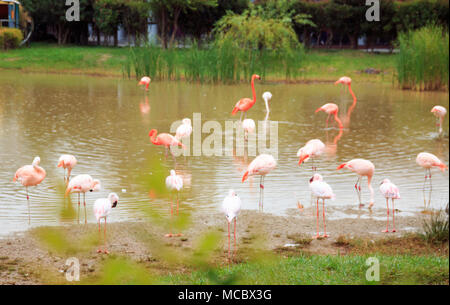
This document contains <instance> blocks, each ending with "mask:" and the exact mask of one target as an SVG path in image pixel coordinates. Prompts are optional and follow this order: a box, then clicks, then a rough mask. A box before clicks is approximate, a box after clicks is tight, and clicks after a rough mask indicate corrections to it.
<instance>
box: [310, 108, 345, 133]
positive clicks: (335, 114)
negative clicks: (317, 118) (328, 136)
mask: <svg viewBox="0 0 450 305" xmlns="http://www.w3.org/2000/svg"><path fill="white" fill-rule="evenodd" d="M319 111H323V112H325V113H327V114H328V117H327V125H326V127H327V128H328V120H329V119H330V116H333V117H334V120H335V121H336V123H338V125H339V128H340V129H342V128H344V126H343V125H342V122H341V120H340V119H339V117H338V112H339V107H338V105H336V104H333V103H328V104H325V105H323V106H322V107H320V108H317V109H316V113H317V112H319Z"/></svg>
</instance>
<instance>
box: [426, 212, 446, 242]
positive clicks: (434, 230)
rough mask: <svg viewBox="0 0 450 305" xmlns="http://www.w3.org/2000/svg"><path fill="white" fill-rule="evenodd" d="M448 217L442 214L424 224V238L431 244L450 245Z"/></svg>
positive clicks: (433, 216) (432, 217) (434, 216)
mask: <svg viewBox="0 0 450 305" xmlns="http://www.w3.org/2000/svg"><path fill="white" fill-rule="evenodd" d="M448 234H449V231H448V215H446V214H445V213H443V212H440V213H438V214H435V215H431V217H430V218H429V219H428V220H426V221H424V222H423V237H424V239H425V240H426V241H427V242H429V243H434V244H442V243H448Z"/></svg>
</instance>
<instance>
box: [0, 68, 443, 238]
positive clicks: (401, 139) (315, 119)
mask: <svg viewBox="0 0 450 305" xmlns="http://www.w3.org/2000/svg"><path fill="white" fill-rule="evenodd" d="M136 83H137V82H136V81H134V80H123V79H114V78H96V77H87V76H67V75H47V74H22V73H19V72H11V71H0V160H1V162H0V236H1V235H3V236H5V235H7V234H9V233H11V232H14V231H23V230H26V229H28V228H29V226H28V223H27V220H28V216H27V215H28V214H27V213H28V209H27V204H26V197H25V189H24V188H23V187H22V186H21V185H19V184H15V183H13V182H12V178H13V175H14V172H15V171H16V169H17V168H19V167H20V166H22V165H25V164H30V163H31V162H32V160H33V158H34V156H40V158H41V166H42V167H44V168H45V169H46V171H47V178H46V179H45V180H44V182H43V183H42V184H41V185H39V186H38V187H36V188H34V187H33V188H30V198H31V201H30V202H31V214H32V215H31V217H32V221H31V226H38V225H59V224H65V223H74V222H76V217H74V215H76V205H73V204H72V205H70V206H69V204H68V203H67V202H65V201H64V199H63V196H62V193H61V186H62V181H63V172H62V169H60V168H57V167H56V164H57V160H58V157H59V156H60V154H62V153H70V154H73V155H75V156H76V157H77V159H78V165H77V166H76V167H75V169H74V171H73V175H76V174H84V173H87V174H91V175H92V176H93V177H94V178H98V179H100V180H101V181H102V191H101V192H98V193H89V194H87V207H88V221H89V222H94V221H95V218H94V216H93V213H92V205H93V203H94V200H95V199H97V198H100V197H106V196H107V194H108V193H109V192H116V193H118V194H119V196H120V198H121V200H120V203H119V206H118V208H117V209H115V210H114V211H113V214H112V215H111V217H110V221H130V220H141V219H145V218H146V217H147V216H146V213H145V212H144V211H143V208H145V207H148V206H153V207H156V210H157V211H159V212H160V213H165V214H167V213H168V211H169V210H168V204H167V200H166V199H163V198H158V196H156V197H154V196H153V197H152V196H149V193H148V190H147V189H146V186H145V183H141V182H142V181H141V180H142V177H145V176H146V175H152V174H154V173H153V172H152V169H151V168H148V164H151V161H152V160H157V162H161V165H162V167H163V169H164V170H166V172H165V173H164V174H163V176H161V178H160V179H164V177H165V176H166V175H168V174H169V170H170V169H172V168H173V167H175V168H176V169H177V171H178V172H179V173H180V174H182V175H183V176H184V178H185V189H184V190H183V192H182V194H181V196H182V202H183V203H182V204H183V206H184V207H190V208H192V209H196V210H197V211H199V212H204V213H208V212H211V211H217V210H219V209H220V205H221V202H222V200H223V198H224V196H226V193H227V191H228V189H229V188H233V189H235V191H236V192H237V193H238V195H239V196H240V197H241V199H242V201H243V208H244V209H250V210H257V209H258V196H259V188H258V185H259V179H250V180H249V181H247V182H245V183H244V184H243V183H241V177H242V174H243V172H244V170H245V167H246V165H247V164H249V163H250V162H251V160H253V158H254V156H252V155H253V153H252V150H255V149H254V148H255V147H256V146H255V144H254V143H250V149H249V150H248V151H244V155H243V156H239V155H237V154H238V153H237V152H238V151H239V149H238V150H236V149H231V150H230V149H228V150H227V149H225V148H223V150H222V151H223V155H221V156H214V155H213V156H205V155H201V156H187V157H183V156H180V157H178V158H177V163H176V165H175V164H174V161H173V159H172V158H171V157H170V156H169V157H168V158H165V157H164V149H163V148H161V147H157V146H154V145H152V144H151V143H150V142H149V138H148V132H149V131H150V129H152V128H156V129H158V131H161V132H168V131H169V130H170V126H171V124H172V123H173V122H175V121H177V120H181V119H182V118H184V117H189V118H191V119H193V114H194V113H198V114H201V120H202V126H203V128H206V127H205V122H207V121H216V122H217V123H212V125H213V126H216V127H217V126H219V127H220V128H222V129H225V125H226V121H236V120H238V119H239V117H238V116H237V117H232V116H231V115H230V112H231V110H232V108H233V106H234V104H235V103H236V101H237V100H238V99H239V98H241V97H251V90H250V86H249V85H248V84H239V85H209V84H204V85H201V84H190V83H185V82H153V83H152V84H151V86H150V91H149V92H148V93H147V94H146V95H145V94H144V92H143V90H141V89H139V88H138V87H137V85H136ZM353 89H354V91H355V93H356V95H357V97H358V103H357V105H356V107H355V108H354V110H353V112H352V114H351V118H350V120H348V119H347V113H348V109H349V107H350V106H351V104H352V99H351V97H350V95H349V94H348V92H347V91H346V90H345V89H344V88H343V87H340V86H333V84H332V83H321V84H267V83H257V84H256V92H257V97H258V101H257V103H256V105H255V106H254V107H253V108H252V109H251V110H250V111H249V113H248V117H249V118H252V119H254V120H255V121H263V120H264V119H265V115H266V112H265V106H264V101H263V100H262V98H261V95H262V93H263V92H264V91H270V92H272V94H273V98H272V100H271V101H270V107H271V112H270V117H269V122H272V124H273V123H275V124H278V145H275V144H272V142H270V143H269V142H268V143H267V146H268V147H270V148H271V149H272V152H276V155H277V156H278V167H277V169H276V170H275V171H273V172H272V173H271V174H270V175H268V176H267V177H266V179H265V197H264V211H265V212H268V213H273V214H275V215H285V214H286V213H288V211H292V209H293V208H295V207H296V205H297V202H298V201H300V202H301V203H302V204H304V205H305V206H309V204H310V193H309V188H308V180H309V178H310V177H311V175H312V171H311V163H310V162H307V163H305V164H304V165H302V166H301V167H298V165H297V162H298V159H297V157H296V152H297V150H298V149H299V148H300V147H301V146H303V145H304V143H305V142H306V141H308V140H310V139H313V138H319V139H321V140H322V141H323V142H325V143H326V144H327V151H326V153H325V154H324V155H323V156H322V157H321V158H319V159H317V161H316V164H315V165H316V166H317V167H318V171H319V172H320V173H321V174H322V175H323V176H324V178H325V180H326V181H327V182H328V183H329V184H330V185H331V186H332V188H333V189H334V192H335V194H336V200H334V201H329V202H328V203H327V205H328V207H329V210H328V212H329V215H328V217H330V218H352V217H370V218H380V219H384V218H383V217H385V201H384V199H383V197H382V196H381V194H380V193H379V190H378V186H379V183H380V182H381V180H382V179H383V178H386V177H388V178H390V179H391V181H393V182H394V183H395V184H397V186H398V187H399V188H400V192H401V196H402V199H401V200H397V203H396V208H398V209H399V210H400V211H401V212H402V213H403V215H414V214H415V213H417V212H418V211H420V210H422V209H423V196H422V184H423V179H424V171H423V170H422V168H420V167H418V166H417V165H416V163H415V157H416V155H417V154H418V153H419V152H421V151H428V152H431V153H433V154H436V155H437V156H438V157H439V158H441V159H442V160H443V161H444V162H446V163H447V164H448V161H449V140H448V118H446V120H445V128H444V129H445V132H446V135H445V136H444V137H443V138H441V139H438V137H437V133H436V128H435V118H434V117H433V115H432V114H431V113H430V110H431V108H432V107H433V106H434V105H443V106H444V107H446V108H447V109H448V106H449V101H448V100H449V95H448V93H442V92H424V93H419V92H411V91H402V90H398V89H395V88H393V86H392V85H391V84H378V83H376V84H375V83H358V81H357V76H355V77H354V84H353ZM145 96H146V97H147V100H146V98H145ZM327 102H334V103H336V104H338V105H339V107H340V116H341V118H342V119H343V120H344V123H345V124H346V126H347V127H346V128H345V129H344V131H343V133H342V134H341V135H339V130H338V129H336V128H335V127H334V125H333V120H331V121H330V127H329V128H328V129H326V128H325V119H326V115H325V114H324V113H317V114H314V110H315V109H316V108H318V107H320V106H321V105H323V104H325V103H327ZM214 124H215V125H214ZM269 125H270V124H269ZM270 128H271V130H274V129H273V125H270ZM195 130H197V132H198V133H197V135H198V134H200V129H199V128H196V126H194V133H195V132H196V131H195ZM208 134H209V131H208V130H204V133H203V134H202V142H203V144H204V145H205V143H204V140H205V138H206V137H207V136H208ZM230 137H232V134H230V133H229V132H228V131H225V132H224V135H223V137H221V138H220V139H221V141H223V142H225V139H226V138H228V139H229V138H230ZM192 142H193V140H191V154H192V152H193V151H192V150H193V148H192V144H193V143H192ZM274 143H275V142H274ZM269 144H270V145H269ZM223 146H225V145H223ZM245 152H247V153H245ZM353 158H365V159H369V160H371V161H372V162H373V163H374V164H375V167H376V171H375V176H374V179H373V187H374V189H375V208H374V213H372V214H368V213H366V212H364V211H363V212H361V214H358V213H356V212H355V210H357V197H356V193H355V192H354V189H353V185H354V184H355V181H356V179H357V177H356V176H355V175H354V174H352V173H350V172H346V171H344V172H343V171H336V167H337V165H338V164H340V163H342V162H345V161H347V160H350V159H353ZM448 178H449V177H448V171H447V172H445V173H441V172H440V171H438V170H433V193H432V207H433V208H435V209H440V208H443V207H445V205H446V204H447V202H448V198H449V193H448V192H449V182H448ZM148 188H151V186H148ZM72 198H73V199H74V200H76V197H75V195H74V196H73V197H72ZM368 199H369V192H368V189H367V184H366V180H365V179H364V181H363V201H364V202H366V203H367V202H368ZM82 211H83V210H82ZM348 211H353V212H350V213H349V212H348ZM355 215H358V216H355ZM81 219H83V215H82V217H81Z"/></svg>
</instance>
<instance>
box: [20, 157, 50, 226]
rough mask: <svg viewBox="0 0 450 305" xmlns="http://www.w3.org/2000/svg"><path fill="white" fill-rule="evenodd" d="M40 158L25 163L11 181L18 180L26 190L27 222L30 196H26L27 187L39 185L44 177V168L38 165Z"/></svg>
mask: <svg viewBox="0 0 450 305" xmlns="http://www.w3.org/2000/svg"><path fill="white" fill-rule="evenodd" d="M39 163H41V158H39V157H35V158H34V160H33V163H32V164H31V165H25V166H22V167H21V168H19V169H18V170H17V171H16V173H15V175H14V178H13V181H14V182H15V181H16V180H17V181H19V182H20V183H21V184H22V185H23V186H25V190H26V192H27V205H28V224H30V222H31V215H30V196H28V187H29V186H37V185H39V184H40V183H41V182H42V181H43V180H44V178H45V175H46V172H45V170H44V169H43V168H42V167H40V166H39Z"/></svg>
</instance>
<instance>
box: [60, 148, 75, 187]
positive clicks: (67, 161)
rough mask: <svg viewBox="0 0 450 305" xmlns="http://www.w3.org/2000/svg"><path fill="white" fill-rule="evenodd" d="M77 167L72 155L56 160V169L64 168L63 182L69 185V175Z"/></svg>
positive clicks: (62, 156)
mask: <svg viewBox="0 0 450 305" xmlns="http://www.w3.org/2000/svg"><path fill="white" fill-rule="evenodd" d="M75 165H77V159H76V158H75V157H74V156H72V155H61V157H59V160H58V167H62V168H64V182H66V183H69V180H70V173H71V172H72V169H73V168H74V167H75ZM66 169H67V179H66Z"/></svg>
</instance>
